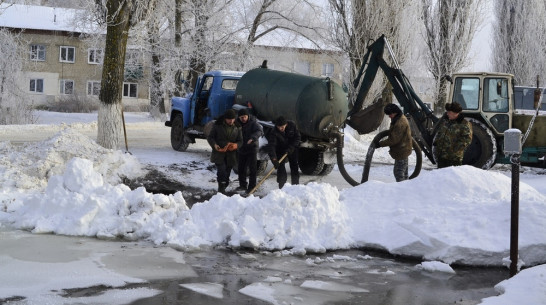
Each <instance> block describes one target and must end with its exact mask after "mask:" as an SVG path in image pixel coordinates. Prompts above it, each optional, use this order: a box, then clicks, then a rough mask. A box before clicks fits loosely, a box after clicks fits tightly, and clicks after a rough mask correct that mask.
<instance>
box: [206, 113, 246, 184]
mask: <svg viewBox="0 0 546 305" xmlns="http://www.w3.org/2000/svg"><path fill="white" fill-rule="evenodd" d="M236 116H237V115H236V113H235V110H233V109H228V110H227V111H226V112H225V113H224V115H222V116H220V117H219V118H218V120H216V122H215V123H214V125H213V127H212V130H211V131H210V134H209V136H208V137H207V141H208V142H209V145H210V147H212V154H211V156H210V161H211V162H212V163H214V164H215V165H216V180H217V181H218V192H220V193H223V194H224V193H225V192H226V188H227V186H228V185H229V175H230V174H231V170H232V168H233V167H234V166H237V149H238V148H239V147H241V145H242V144H243V135H242V133H241V127H239V126H237V125H236V124H235V119H236Z"/></svg>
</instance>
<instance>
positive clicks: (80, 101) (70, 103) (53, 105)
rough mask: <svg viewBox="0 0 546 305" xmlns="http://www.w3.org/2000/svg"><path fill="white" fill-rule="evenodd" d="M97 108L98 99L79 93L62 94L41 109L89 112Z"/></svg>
mask: <svg viewBox="0 0 546 305" xmlns="http://www.w3.org/2000/svg"><path fill="white" fill-rule="evenodd" d="M98 109H99V101H98V100H96V99H94V98H90V97H88V96H85V95H81V94H72V95H63V96H61V97H60V98H59V99H57V100H56V101H55V102H50V103H48V104H47V105H45V107H44V109H43V110H48V111H55V112H72V113H74V112H77V113H90V112H93V111H97V110H98Z"/></svg>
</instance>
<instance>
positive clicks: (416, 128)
mask: <svg viewBox="0 0 546 305" xmlns="http://www.w3.org/2000/svg"><path fill="white" fill-rule="evenodd" d="M385 46H387V48H388V51H389V54H390V56H391V59H392V61H393V63H394V67H391V66H389V65H388V64H387V62H386V61H385V60H384V59H383V53H384V50H385ZM379 68H381V70H382V71H383V73H384V74H385V76H386V77H387V80H388V81H389V83H390V84H391V85H392V88H393V94H394V96H395V97H396V100H397V101H398V103H399V104H400V106H402V107H403V109H404V114H406V115H408V116H409V117H410V118H411V119H412V121H413V122H412V124H411V125H412V126H411V127H412V131H413V134H414V138H415V139H416V141H417V142H418V143H419V145H420V146H421V148H422V150H423V152H424V153H425V155H426V156H427V157H428V158H429V159H430V160H432V162H434V157H433V156H432V140H433V138H432V137H433V126H434V125H435V123H436V122H438V121H439V119H438V118H437V117H436V116H435V115H434V114H433V113H432V111H431V110H430V109H429V108H428V107H427V106H426V105H425V104H424V103H423V101H422V100H421V99H420V98H419V97H418V96H417V94H416V93H415V91H414V90H413V87H412V86H411V84H410V82H409V80H408V78H407V77H406V76H405V75H404V73H403V72H402V70H401V69H400V66H399V65H398V62H397V61H396V57H395V56H394V53H393V52H392V49H391V47H390V44H389V42H388V41H387V38H386V37H385V35H382V36H381V37H379V39H377V40H376V41H375V42H373V43H372V44H371V45H370V46H368V51H367V52H366V54H365V55H364V58H363V62H362V67H361V68H360V70H359V73H358V75H357V77H356V78H355V81H354V83H353V85H354V86H355V88H358V85H360V88H359V90H358V94H357V97H356V100H355V102H354V106H353V108H352V109H351V110H350V111H349V113H348V115H347V118H348V119H347V123H348V124H349V125H350V126H352V127H353V128H354V127H357V128H358V126H355V125H358V124H360V123H361V122H363V121H364V122H365V121H368V120H366V119H363V114H365V115H366V116H367V117H366V118H367V119H369V120H374V119H376V118H374V117H372V113H373V116H377V115H378V111H371V109H368V108H371V107H374V108H376V109H375V110H377V108H379V107H381V108H382V107H383V104H382V103H374V104H372V105H371V106H370V107H368V108H366V109H362V106H363V104H364V101H365V99H366V96H367V95H368V92H369V90H370V87H371V85H372V83H373V81H374V79H375V77H376V76H377V71H378V69H379ZM380 110H381V113H380V115H381V118H383V117H382V115H383V113H382V109H380ZM353 117H354V119H353ZM356 118H358V122H357V120H355V119H356ZM379 123H380V121H379ZM367 127H368V129H366V130H363V131H366V132H369V131H371V130H369V126H367ZM377 127H379V124H378V125H377V126H376V127H375V128H374V129H373V130H375V129H377ZM357 128H355V129H356V130H357V131H358V129H357ZM359 132H360V131H359ZM364 133H365V132H364Z"/></svg>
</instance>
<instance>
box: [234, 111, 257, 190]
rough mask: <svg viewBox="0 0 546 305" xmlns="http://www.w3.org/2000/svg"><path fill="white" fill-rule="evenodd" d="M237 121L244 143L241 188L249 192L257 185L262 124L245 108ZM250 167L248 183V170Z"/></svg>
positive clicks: (241, 149)
mask: <svg viewBox="0 0 546 305" xmlns="http://www.w3.org/2000/svg"><path fill="white" fill-rule="evenodd" d="M237 116H238V117H239V118H238V119H237V122H238V123H239V125H241V130H242V133H243V145H242V146H241V147H239V156H238V157H239V167H238V168H237V170H238V172H239V189H240V190H243V191H245V192H246V193H249V192H250V191H251V190H252V189H253V188H254V187H255V186H256V171H257V168H256V164H257V161H258V160H257V157H258V146H259V138H260V137H261V136H262V135H263V128H262V125H260V124H258V121H256V119H255V118H254V117H253V116H251V115H250V113H249V112H248V109H246V108H243V109H241V110H239V112H238V113H237ZM247 168H248V184H247V181H246V174H247V173H246V171H247Z"/></svg>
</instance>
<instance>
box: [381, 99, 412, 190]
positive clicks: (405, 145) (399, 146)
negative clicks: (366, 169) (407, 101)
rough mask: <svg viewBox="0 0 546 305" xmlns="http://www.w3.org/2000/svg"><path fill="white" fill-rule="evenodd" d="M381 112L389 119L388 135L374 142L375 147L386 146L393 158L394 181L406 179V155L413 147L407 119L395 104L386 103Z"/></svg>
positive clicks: (409, 153) (407, 155)
mask: <svg viewBox="0 0 546 305" xmlns="http://www.w3.org/2000/svg"><path fill="white" fill-rule="evenodd" d="M383 112H385V114H386V115H388V116H389V118H390V119H391V125H390V127H389V132H388V137H387V138H386V139H385V140H381V141H378V142H377V143H375V147H384V146H388V147H389V148H390V149H389V154H390V155H391V157H392V158H393V159H394V168H393V173H394V178H395V179H396V182H400V181H404V180H408V157H409V155H411V151H412V149H413V147H412V141H413V140H412V138H411V129H410V126H409V123H408V119H407V118H406V116H404V114H403V113H402V110H401V109H400V108H399V107H398V106H396V105H395V104H388V105H387V106H385V108H384V109H383Z"/></svg>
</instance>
